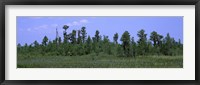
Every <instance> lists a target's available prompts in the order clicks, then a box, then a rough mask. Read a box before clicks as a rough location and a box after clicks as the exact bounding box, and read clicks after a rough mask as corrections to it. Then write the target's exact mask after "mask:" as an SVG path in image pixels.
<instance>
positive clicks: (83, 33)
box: [81, 27, 87, 43]
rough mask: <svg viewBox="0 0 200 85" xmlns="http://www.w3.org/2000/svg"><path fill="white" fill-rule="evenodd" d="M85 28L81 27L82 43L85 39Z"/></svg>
mask: <svg viewBox="0 0 200 85" xmlns="http://www.w3.org/2000/svg"><path fill="white" fill-rule="evenodd" d="M85 29H86V28H85V27H82V28H81V35H82V42H83V43H85V40H86V37H87V33H86V30H85Z"/></svg>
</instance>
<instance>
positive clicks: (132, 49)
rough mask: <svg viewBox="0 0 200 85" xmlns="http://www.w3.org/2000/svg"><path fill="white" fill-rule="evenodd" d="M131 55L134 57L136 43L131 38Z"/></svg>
mask: <svg viewBox="0 0 200 85" xmlns="http://www.w3.org/2000/svg"><path fill="white" fill-rule="evenodd" d="M131 53H132V56H134V57H135V56H136V42H135V40H134V37H132V38H131Z"/></svg>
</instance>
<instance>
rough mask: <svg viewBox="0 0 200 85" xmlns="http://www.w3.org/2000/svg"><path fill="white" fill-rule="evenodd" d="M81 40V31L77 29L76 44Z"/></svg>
mask: <svg viewBox="0 0 200 85" xmlns="http://www.w3.org/2000/svg"><path fill="white" fill-rule="evenodd" d="M81 43H82V41H81V31H80V30H78V39H77V44H81Z"/></svg>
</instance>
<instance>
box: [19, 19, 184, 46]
mask: <svg viewBox="0 0 200 85" xmlns="http://www.w3.org/2000/svg"><path fill="white" fill-rule="evenodd" d="M64 25H68V26H69V29H68V30H67V33H71V32H72V30H80V29H81V27H83V26H84V27H86V32H87V35H90V37H94V35H95V31H96V30H99V32H100V35H102V36H103V35H106V36H108V37H109V39H110V41H113V36H114V34H115V33H118V34H119V38H118V42H120V38H121V35H122V34H123V33H124V32H125V31H128V32H129V33H130V35H131V37H134V39H135V41H137V40H138V36H137V33H138V31H139V30H141V29H144V30H145V33H146V34H147V39H149V38H150V34H151V32H152V31H156V32H157V33H158V34H161V35H163V36H164V37H165V36H166V35H167V33H169V34H170V36H171V37H173V38H174V39H175V40H176V41H178V39H180V40H181V42H183V17H182V16H17V44H18V43H20V44H21V45H24V44H25V43H27V44H28V45H30V44H31V43H33V42H34V41H35V40H37V41H38V42H39V43H41V42H42V39H43V38H44V36H47V37H48V38H49V40H51V41H52V40H54V39H55V38H56V28H57V29H58V33H59V36H60V37H61V38H62V39H63V31H64V29H63V26H64Z"/></svg>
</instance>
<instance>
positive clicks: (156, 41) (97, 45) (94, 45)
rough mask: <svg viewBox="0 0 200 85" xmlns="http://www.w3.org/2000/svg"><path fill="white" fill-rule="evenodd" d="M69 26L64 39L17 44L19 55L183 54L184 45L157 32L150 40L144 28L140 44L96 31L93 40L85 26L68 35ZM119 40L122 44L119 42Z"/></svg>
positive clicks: (129, 37) (65, 27)
mask: <svg viewBox="0 0 200 85" xmlns="http://www.w3.org/2000/svg"><path fill="white" fill-rule="evenodd" d="M68 29H69V26H67V25H64V26H63V30H64V31H63V40H62V39H61V37H56V38H55V39H54V40H52V41H51V40H49V38H48V37H47V36H44V38H43V40H42V43H41V44H39V42H38V41H36V40H35V41H34V42H33V43H32V44H30V45H28V44H27V43H26V44H25V45H23V46H22V45H21V44H20V43H18V45H17V52H18V55H34V56H81V55H88V54H91V53H94V54H96V56H98V55H99V53H105V54H108V55H114V56H119V57H136V56H147V55H158V56H159V55H167V56H176V55H183V44H182V43H181V40H180V39H179V40H178V41H176V40H175V39H174V38H173V37H171V36H170V34H169V33H167V35H166V36H165V37H164V36H163V35H161V34H158V33H157V32H156V31H153V32H151V34H150V38H149V39H147V34H146V33H145V30H144V29H141V30H139V31H138V33H137V36H138V38H139V39H138V41H135V40H134V37H131V36H130V33H129V32H128V31H125V32H124V33H123V34H122V36H121V37H120V36H119V35H118V33H115V34H114V35H113V42H111V41H110V40H109V38H108V36H105V35H103V36H102V35H100V32H99V31H98V30H96V32H95V35H94V37H91V36H90V35H87V32H86V27H82V28H81V29H80V30H72V32H71V33H70V32H69V33H68V32H67V30H68ZM118 40H120V43H119V42H118Z"/></svg>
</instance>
